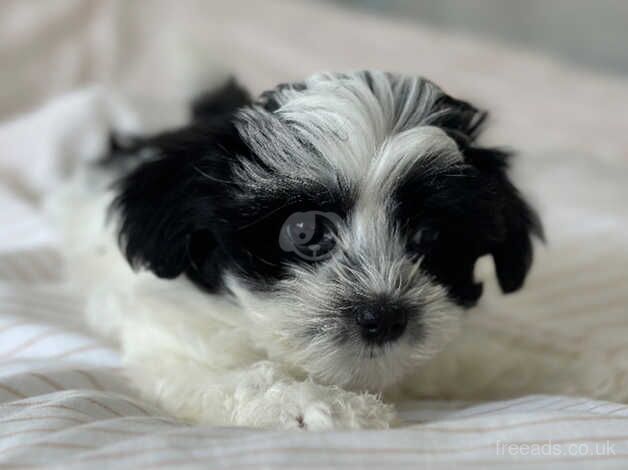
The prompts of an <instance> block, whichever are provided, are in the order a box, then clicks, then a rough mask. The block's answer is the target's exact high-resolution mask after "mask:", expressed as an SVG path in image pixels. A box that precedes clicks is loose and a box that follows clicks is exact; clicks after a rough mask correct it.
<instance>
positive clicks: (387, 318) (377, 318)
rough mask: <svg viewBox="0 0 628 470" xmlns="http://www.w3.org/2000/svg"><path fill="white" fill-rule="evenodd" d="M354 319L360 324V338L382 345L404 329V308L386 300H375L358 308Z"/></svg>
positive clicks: (405, 314) (395, 337)
mask: <svg viewBox="0 0 628 470" xmlns="http://www.w3.org/2000/svg"><path fill="white" fill-rule="evenodd" d="M355 321H356V322H357V324H358V325H359V326H360V331H361V333H362V338H364V339H365V340H366V341H368V342H370V343H375V344H378V345H380V346H381V345H382V344H384V343H386V342H388V341H394V340H396V339H398V338H399V337H400V336H401V335H402V334H403V332H404V330H405V329H406V325H407V324H408V315H407V313H406V309H404V308H402V307H399V306H395V305H390V303H386V302H375V303H372V304H368V305H362V306H360V307H359V308H358V310H357V312H356V315H355Z"/></svg>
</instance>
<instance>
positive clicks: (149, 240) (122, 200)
mask: <svg viewBox="0 0 628 470" xmlns="http://www.w3.org/2000/svg"><path fill="white" fill-rule="evenodd" d="M249 102H250V98H249V94H248V92H246V90H244V89H243V88H242V87H241V86H239V85H238V84H237V82H236V81H235V80H234V79H231V80H229V81H228V82H227V83H226V84H225V85H224V86H223V87H221V88H219V89H217V90H213V91H211V92H207V93H204V94H202V95H201V96H199V97H198V98H197V99H196V100H195V101H194V102H193V103H192V105H191V108H192V118H193V123H192V124H190V125H189V126H186V127H184V128H181V129H178V130H175V131H172V132H165V133H162V134H158V135H156V136H153V137H148V138H141V137H140V138H137V137H136V138H132V139H125V141H124V143H123V144H120V143H116V144H117V145H115V146H113V147H112V150H113V154H112V155H111V156H109V157H108V158H107V159H106V160H105V162H104V163H105V164H106V163H109V162H112V161H116V160H119V159H120V158H122V159H127V160H133V159H137V158H138V157H140V156H141V155H144V156H146V155H148V156H149V158H148V159H147V160H143V161H141V162H140V163H139V164H137V163H135V162H131V164H130V165H126V166H127V167H128V166H133V165H136V166H135V168H134V169H133V170H132V171H130V172H129V173H128V174H127V175H126V176H124V177H123V178H122V179H120V180H119V181H118V183H117V185H116V187H115V189H116V191H117V196H116V198H115V199H114V201H113V203H112V206H111V210H112V212H113V213H114V215H116V216H117V217H118V221H119V231H118V240H119V244H120V247H121V249H122V251H123V252H124V254H125V255H126V258H127V260H128V261H129V263H130V264H131V266H132V267H133V268H136V269H137V268H146V269H149V270H151V271H152V272H153V273H155V274H156V275H157V276H159V277H164V278H173V277H176V276H178V275H180V274H181V273H183V272H186V271H187V273H188V274H189V275H190V277H191V278H193V279H194V280H199V282H200V279H201V278H203V279H211V278H215V277H216V276H215V275H212V273H208V272H206V271H207V266H208V263H206V261H207V259H208V258H209V257H211V256H212V253H213V251H214V249H215V247H216V246H217V244H218V238H219V233H220V228H219V226H218V225H219V224H218V219H219V217H217V216H216V211H217V208H218V207H221V205H224V202H225V200H228V197H229V196H228V193H229V185H230V179H231V163H232V162H233V158H234V155H236V154H239V155H243V154H245V153H246V152H247V151H248V149H247V148H246V147H245V146H244V144H243V143H242V140H241V139H240V137H239V134H238V132H237V130H236V129H235V127H234V125H233V114H234V112H235V111H236V110H238V109H239V108H241V107H242V106H245V105H246V104H248V103H249ZM207 287H209V286H207Z"/></svg>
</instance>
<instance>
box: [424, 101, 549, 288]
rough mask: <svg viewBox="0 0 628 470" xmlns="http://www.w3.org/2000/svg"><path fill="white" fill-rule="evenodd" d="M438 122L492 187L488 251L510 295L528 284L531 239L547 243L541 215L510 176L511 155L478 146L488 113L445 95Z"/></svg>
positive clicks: (437, 117) (441, 102) (436, 115)
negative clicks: (526, 280) (477, 142)
mask: <svg viewBox="0 0 628 470" xmlns="http://www.w3.org/2000/svg"><path fill="white" fill-rule="evenodd" d="M436 108H437V112H436V113H435V121H434V122H435V123H436V124H437V125H438V126H440V127H441V128H442V129H443V130H444V131H445V132H446V133H447V134H448V135H449V136H450V137H451V138H452V139H454V140H455V141H456V143H457V144H458V146H459V148H460V150H461V152H462V154H463V155H464V158H465V161H466V162H467V163H470V164H471V165H473V166H474V167H475V168H476V169H477V170H478V171H479V177H480V178H481V180H482V181H483V185H484V187H485V189H487V188H490V194H488V195H487V196H488V198H490V204H489V205H488V207H490V212H491V214H487V216H488V217H490V218H491V219H492V220H491V221H490V223H489V224H487V226H490V227H492V229H491V232H493V233H490V234H488V235H487V240H490V241H489V242H488V243H487V245H486V246H485V247H484V250H483V251H485V253H483V254H487V253H488V254H491V255H492V256H493V259H494V261H495V268H496V273H497V279H498V281H499V285H500V287H501V289H502V291H503V292H504V293H510V292H514V291H516V290H518V289H519V288H521V286H522V285H523V282H524V280H525V278H526V275H527V273H528V271H529V269H530V267H531V265H532V258H533V247H532V241H531V238H532V237H533V236H536V237H537V238H539V239H540V240H544V235H543V227H542V224H541V221H540V219H539V217H538V215H537V213H536V212H535V211H534V209H532V207H531V206H530V205H529V204H528V203H527V202H526V201H525V200H524V198H523V196H522V195H521V194H520V192H519V191H518V190H517V188H516V187H515V186H514V185H513V184H512V182H511V181H510V179H509V177H508V162H509V159H510V157H511V155H510V154H509V153H508V152H506V151H504V150H500V149H495V148H484V147H480V146H477V145H476V139H477V137H478V136H479V134H480V132H481V131H482V128H483V125H484V123H485V122H486V118H487V113H486V112H484V111H480V110H478V109H477V108H475V107H474V106H473V105H471V104H469V103H467V102H465V101H461V100H457V99H455V98H452V97H450V96H447V95H444V96H442V97H441V98H440V99H439V100H438V102H437V106H436Z"/></svg>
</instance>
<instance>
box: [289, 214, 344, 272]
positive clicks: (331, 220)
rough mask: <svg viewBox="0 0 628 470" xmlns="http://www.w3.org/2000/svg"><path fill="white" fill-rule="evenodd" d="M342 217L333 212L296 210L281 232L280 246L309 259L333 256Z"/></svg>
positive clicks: (315, 259) (317, 259) (316, 259)
mask: <svg viewBox="0 0 628 470" xmlns="http://www.w3.org/2000/svg"><path fill="white" fill-rule="evenodd" d="M339 223H340V217H339V216H338V215H336V214H334V213H333V212H320V211H309V212H295V213H294V214H292V215H291V216H290V217H288V218H287V219H286V221H285V222H284V223H283V225H282V227H281V231H280V232H279V246H280V247H281V249H282V250H283V251H285V252H288V253H295V254H296V255H297V256H298V257H299V258H301V259H304V260H307V261H319V260H322V259H325V258H328V257H329V256H331V253H332V251H333V250H334V248H336V233H337V227H338V225H339Z"/></svg>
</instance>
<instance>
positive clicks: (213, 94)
mask: <svg viewBox="0 0 628 470" xmlns="http://www.w3.org/2000/svg"><path fill="white" fill-rule="evenodd" d="M250 103H251V95H250V94H249V92H248V91H247V90H246V89H245V88H244V87H243V86H242V85H240V84H239V83H238V82H237V81H236V79H235V78H233V77H231V78H229V79H228V80H227V81H226V82H225V84H224V85H222V86H221V87H220V88H218V89H217V90H209V91H206V92H205V93H201V94H200V95H199V96H197V97H196V98H195V99H194V101H192V105H191V111H192V120H194V121H214V120H216V119H220V118H221V117H222V116H225V115H229V114H232V113H233V112H234V111H235V110H237V109H238V108H241V107H242V106H246V105H247V104H250Z"/></svg>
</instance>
